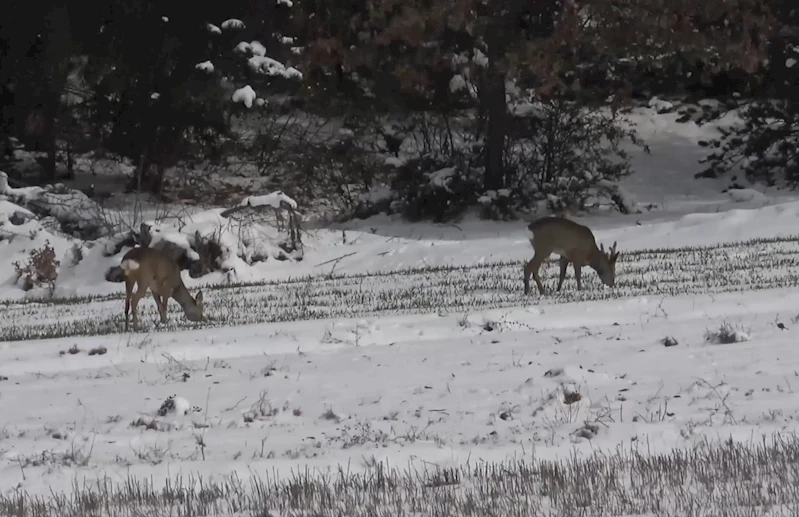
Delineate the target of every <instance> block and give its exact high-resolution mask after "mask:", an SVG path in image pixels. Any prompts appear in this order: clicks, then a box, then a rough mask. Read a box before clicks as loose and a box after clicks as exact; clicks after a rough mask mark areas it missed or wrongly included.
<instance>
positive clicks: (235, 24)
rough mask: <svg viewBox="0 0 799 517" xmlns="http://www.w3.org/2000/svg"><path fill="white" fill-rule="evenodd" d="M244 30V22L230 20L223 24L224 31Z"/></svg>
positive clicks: (234, 19)
mask: <svg viewBox="0 0 799 517" xmlns="http://www.w3.org/2000/svg"><path fill="white" fill-rule="evenodd" d="M244 28H245V25H244V22H243V21H241V20H238V19H236V18H230V19H229V20H225V21H223V22H222V29H224V30H228V29H234V30H241V29H244Z"/></svg>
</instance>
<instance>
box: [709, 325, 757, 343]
mask: <svg viewBox="0 0 799 517" xmlns="http://www.w3.org/2000/svg"><path fill="white" fill-rule="evenodd" d="M705 341H708V342H710V343H714V344H717V345H729V344H732V343H741V342H743V341H749V333H748V332H746V331H745V330H743V329H741V328H736V327H734V326H733V325H732V324H731V323H730V322H728V321H724V322H722V324H721V325H720V326H719V328H718V329H716V330H706V331H705Z"/></svg>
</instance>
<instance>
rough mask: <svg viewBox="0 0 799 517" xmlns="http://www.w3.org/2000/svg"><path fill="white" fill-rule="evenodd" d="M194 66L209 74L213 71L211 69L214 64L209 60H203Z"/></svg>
mask: <svg viewBox="0 0 799 517" xmlns="http://www.w3.org/2000/svg"><path fill="white" fill-rule="evenodd" d="M194 68H196V69H197V70H202V71H203V72H207V73H209V74H210V73H213V71H214V64H213V63H211V62H210V61H208V60H206V61H203V62H202V63H197V64H196V65H194Z"/></svg>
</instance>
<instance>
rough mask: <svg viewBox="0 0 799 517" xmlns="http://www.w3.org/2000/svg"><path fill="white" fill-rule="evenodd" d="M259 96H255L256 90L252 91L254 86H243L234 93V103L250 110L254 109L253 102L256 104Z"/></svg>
mask: <svg viewBox="0 0 799 517" xmlns="http://www.w3.org/2000/svg"><path fill="white" fill-rule="evenodd" d="M256 97H257V95H256V94H255V90H253V89H252V86H250V85H249V84H248V85H247V86H242V87H241V88H239V89H238V90H236V91H235V92H233V97H232V99H233V102H235V103H242V104H244V105H245V106H247V107H248V108H252V104H253V102H255V98H256Z"/></svg>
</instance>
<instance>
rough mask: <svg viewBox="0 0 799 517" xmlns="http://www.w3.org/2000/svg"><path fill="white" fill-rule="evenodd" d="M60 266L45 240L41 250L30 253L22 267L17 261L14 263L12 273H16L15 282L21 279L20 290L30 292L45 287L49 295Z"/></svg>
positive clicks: (53, 251)
mask: <svg viewBox="0 0 799 517" xmlns="http://www.w3.org/2000/svg"><path fill="white" fill-rule="evenodd" d="M60 265H61V262H60V261H58V260H57V259H56V258H55V250H54V249H53V247H52V246H50V241H49V240H47V241H45V242H44V245H43V246H42V247H41V248H35V249H32V250H31V251H30V253H29V255H28V260H27V262H26V263H25V264H24V265H22V264H20V263H19V261H16V262H14V271H15V272H16V273H17V282H19V280H20V279H22V282H23V283H22V288H23V289H24V290H25V291H30V290H31V289H33V288H34V287H43V286H47V288H48V289H49V290H50V294H53V291H54V290H55V281H56V279H57V278H58V267H59V266H60Z"/></svg>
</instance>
